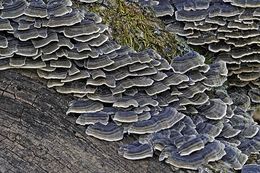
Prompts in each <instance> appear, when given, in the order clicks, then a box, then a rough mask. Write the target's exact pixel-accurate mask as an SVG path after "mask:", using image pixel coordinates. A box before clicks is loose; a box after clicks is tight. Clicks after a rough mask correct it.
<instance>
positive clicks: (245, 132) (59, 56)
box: [0, 0, 260, 170]
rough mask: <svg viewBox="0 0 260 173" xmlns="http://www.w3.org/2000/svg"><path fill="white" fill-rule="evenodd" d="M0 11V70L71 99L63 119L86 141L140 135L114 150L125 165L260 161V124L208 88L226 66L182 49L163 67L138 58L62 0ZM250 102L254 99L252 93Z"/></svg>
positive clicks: (151, 55) (18, 2) (7, 1)
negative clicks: (30, 74) (80, 129)
mask: <svg viewBox="0 0 260 173" xmlns="http://www.w3.org/2000/svg"><path fill="white" fill-rule="evenodd" d="M82 2H83V0H82ZM84 2H87V3H91V2H93V1H91V0H90V1H84ZM165 2H166V1H165ZM167 10H173V9H172V8H171V9H167ZM0 12H1V13H0V22H1V24H2V25H0V30H1V32H0V47H1V48H0V70H5V69H10V68H26V69H37V73H38V75H39V77H41V78H44V79H46V80H48V83H47V85H48V87H50V88H54V89H56V91H57V92H59V93H63V94H73V95H74V96H75V97H79V98H78V99H76V100H74V101H72V102H71V103H70V104H69V109H68V111H67V114H76V115H78V118H77V120H76V123H77V124H79V125H84V126H86V134H87V135H90V136H93V137H96V138H98V139H101V140H107V141H119V140H121V139H123V138H124V137H126V136H127V135H126V134H129V135H131V134H136V135H138V136H139V140H138V141H135V142H134V143H132V144H126V145H123V146H122V147H121V148H120V149H119V154H120V155H122V156H123V157H125V158H127V159H132V160H136V159H144V158H147V157H153V155H154V151H158V153H159V154H160V155H159V160H160V161H165V162H166V163H169V164H171V165H173V166H174V167H177V168H184V169H191V170H200V169H203V168H204V166H205V165H207V164H208V163H212V162H216V163H218V162H220V163H222V162H223V163H224V164H225V165H226V167H227V168H230V169H235V170H240V169H242V167H243V165H244V164H245V162H246V161H247V158H248V156H249V155H250V154H252V153H254V154H259V150H260V142H259V139H260V132H259V125H257V124H256V122H254V120H253V118H252V117H251V115H250V113H248V107H247V106H241V105H239V103H240V102H239V99H237V100H236V95H234V96H229V95H228V93H227V92H226V91H225V90H219V89H218V90H215V89H214V88H216V87H219V86H222V85H223V83H224V82H225V81H226V80H227V75H228V73H227V67H226V63H225V62H224V61H219V62H216V63H214V64H210V65H207V64H205V57H204V56H202V55H200V54H198V53H197V52H195V51H190V52H187V53H186V54H184V55H181V56H178V57H174V58H173V59H172V62H171V63H169V62H168V61H166V60H165V59H164V58H162V57H161V56H160V55H159V54H158V53H156V52H155V51H154V50H145V51H142V52H136V51H134V50H133V49H131V48H129V47H125V46H121V45H119V44H118V43H116V42H115V41H113V39H112V38H110V37H109V35H108V33H107V29H108V27H107V26H105V25H103V24H102V23H101V21H102V20H101V18H100V17H99V16H97V15H95V14H94V13H91V12H88V11H81V10H78V9H76V8H73V7H72V2H71V1H70V0H50V1H48V3H45V2H44V1H42V0H31V1H29V2H28V1H25V0H4V1H2V2H1V4H0ZM168 13H169V14H172V12H171V11H169V12H167V14H168ZM184 13H185V12H184ZM162 14H164V13H163V12H161V13H160V14H159V15H162ZM194 17H195V16H194ZM202 17H203V15H202ZM209 93H213V96H212V95H210V94H209ZM250 95H251V97H252V98H254V100H256V101H257V100H258V101H259V91H258V90H257V89H252V91H251V92H250ZM232 100H235V101H234V102H233V101H232ZM244 169H246V170H247V169H250V167H249V168H244ZM252 169H257V168H255V167H252Z"/></svg>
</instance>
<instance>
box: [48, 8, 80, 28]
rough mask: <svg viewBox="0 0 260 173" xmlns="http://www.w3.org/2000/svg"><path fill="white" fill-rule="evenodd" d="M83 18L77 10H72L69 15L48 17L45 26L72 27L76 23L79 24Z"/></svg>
mask: <svg viewBox="0 0 260 173" xmlns="http://www.w3.org/2000/svg"><path fill="white" fill-rule="evenodd" d="M83 18H84V16H83V15H82V14H81V13H80V12H79V11H78V10H73V11H72V12H71V13H68V14H65V15H63V16H58V17H54V16H53V17H50V19H49V20H48V22H47V26H48V27H59V26H73V25H75V24H76V23H79V22H81V20H83ZM73 27H74V26H73Z"/></svg>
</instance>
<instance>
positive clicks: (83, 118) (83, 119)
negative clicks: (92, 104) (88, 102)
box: [76, 111, 109, 125]
mask: <svg viewBox="0 0 260 173" xmlns="http://www.w3.org/2000/svg"><path fill="white" fill-rule="evenodd" d="M108 120H109V115H108V113H106V112H102V111H101V112H95V113H83V114H81V115H80V116H79V117H78V118H77V120H76V123H77V124H79V125H89V124H95V123H98V122H99V123H101V124H104V125H107V124H108Z"/></svg>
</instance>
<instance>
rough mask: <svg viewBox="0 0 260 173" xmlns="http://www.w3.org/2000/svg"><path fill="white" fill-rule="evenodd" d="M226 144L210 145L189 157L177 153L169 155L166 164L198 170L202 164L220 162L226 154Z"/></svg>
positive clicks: (212, 143) (216, 143) (215, 142)
mask: <svg viewBox="0 0 260 173" xmlns="http://www.w3.org/2000/svg"><path fill="white" fill-rule="evenodd" d="M224 148H225V146H224V144H222V143H221V142H219V141H214V142H211V143H208V144H207V145H206V146H205V147H204V148H203V149H202V150H199V151H196V152H194V153H192V154H190V155H187V156H180V154H179V153H178V152H176V151H173V152H171V153H168V154H167V155H166V156H165V158H166V163H169V164H171V165H173V166H176V167H179V168H186V169H192V170H197V169H198V168H199V167H200V166H201V165H202V164H207V163H208V162H211V161H216V160H220V159H221V158H222V157H223V156H224V155H225V154H226V153H225V151H224Z"/></svg>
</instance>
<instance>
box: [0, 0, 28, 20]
mask: <svg viewBox="0 0 260 173" xmlns="http://www.w3.org/2000/svg"><path fill="white" fill-rule="evenodd" d="M26 8H27V2H26V1H25V0H13V3H12V4H5V5H4V9H2V10H1V12H2V13H1V14H0V17H1V18H2V19H13V18H17V17H19V16H21V15H23V14H24V10H25V9H26Z"/></svg>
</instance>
